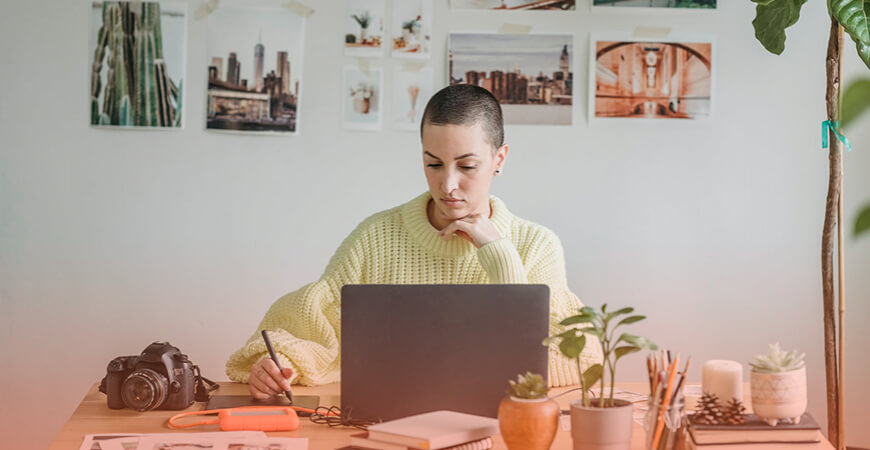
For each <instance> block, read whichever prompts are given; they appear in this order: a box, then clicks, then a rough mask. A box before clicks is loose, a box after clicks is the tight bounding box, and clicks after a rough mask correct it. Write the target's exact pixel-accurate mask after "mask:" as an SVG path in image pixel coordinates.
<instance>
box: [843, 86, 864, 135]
mask: <svg viewBox="0 0 870 450" xmlns="http://www.w3.org/2000/svg"><path fill="white" fill-rule="evenodd" d="M867 108H870V78H862V79H860V80H855V81H853V82H851V83H849V85H848V86H846V89H845V90H844V91H843V103H842V104H841V106H840V123H841V124H842V125H843V128H846V126H847V125H848V124H849V123H850V122H852V121H853V120H855V118H857V117H858V116H860V115H861V113H863V112H864V111H866V110H867Z"/></svg>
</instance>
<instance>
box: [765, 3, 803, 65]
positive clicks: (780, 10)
mask: <svg viewBox="0 0 870 450" xmlns="http://www.w3.org/2000/svg"><path fill="white" fill-rule="evenodd" d="M753 1H755V0H753ZM806 2H807V0H769V1H755V3H756V6H755V20H753V21H752V26H753V27H754V28H755V38H756V39H758V41H759V42H761V45H763V46H764V48H766V49H767V51H769V52H771V53H774V54H777V55H779V54H781V53H782V51H783V50H785V29H786V28H788V27H790V26H792V25H794V24H795V23H797V21H798V19H800V14H801V7H803V5H804V3H806Z"/></svg>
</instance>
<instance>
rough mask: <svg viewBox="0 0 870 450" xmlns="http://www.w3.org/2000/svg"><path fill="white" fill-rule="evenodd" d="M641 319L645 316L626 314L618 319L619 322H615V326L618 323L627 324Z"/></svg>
mask: <svg viewBox="0 0 870 450" xmlns="http://www.w3.org/2000/svg"><path fill="white" fill-rule="evenodd" d="M643 319H646V316H628V317H626V318H625V319H622V320H620V321H619V323H618V324H616V326H617V327H618V326H620V325H629V324H632V323H635V322H640V321H641V320H643Z"/></svg>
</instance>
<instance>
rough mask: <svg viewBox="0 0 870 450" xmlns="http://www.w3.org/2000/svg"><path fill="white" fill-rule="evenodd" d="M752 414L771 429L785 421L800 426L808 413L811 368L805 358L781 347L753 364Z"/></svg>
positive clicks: (773, 345) (774, 345) (751, 374)
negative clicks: (808, 383) (801, 420)
mask: <svg viewBox="0 0 870 450" xmlns="http://www.w3.org/2000/svg"><path fill="white" fill-rule="evenodd" d="M749 365H750V366H751V367H752V371H751V372H750V373H749V386H750V389H751V391H752V410H753V412H754V413H755V415H757V416H758V417H760V418H762V419H763V420H764V421H765V422H767V423H768V424H769V425H770V426H776V424H777V423H778V422H780V421H782V420H786V421H790V422H791V423H800V418H801V415H802V414H803V413H804V411H806V410H807V368H806V364H804V354H803V353H802V354H800V355H798V354H797V351H794V350H792V351H790V352H784V351H782V349H781V348H779V343H776V344H771V345H770V352H769V353H768V354H767V355H758V356H756V357H755V362H751V363H749Z"/></svg>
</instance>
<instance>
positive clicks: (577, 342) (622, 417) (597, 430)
mask: <svg viewBox="0 0 870 450" xmlns="http://www.w3.org/2000/svg"><path fill="white" fill-rule="evenodd" d="M633 312H634V308H622V309H619V310H616V311H612V312H608V310H607V304H606V303H605V304H604V305H602V306H601V310H600V311H596V310H595V309H594V308H591V307H589V306H584V307H582V308H580V313H579V314H577V315H574V316H570V317H567V318H565V319H564V320H562V321H561V322H560V323H559V324H560V325H562V326H563V327H567V329H566V330H565V331H563V332H561V333H559V334H556V335H553V336H550V337H549V338H547V339H545V340H544V345H550V343H551V342H557V343H558V344H559V351H560V352H561V353H562V354H563V355H564V356H565V357H566V358H569V359H573V360H575V361H576V363H577V373H578V375H579V379H580V390H581V391H582V394H581V395H582V396H581V398H580V399H579V400H575V401H573V402H571V436H572V439H573V440H574V450H595V449H600V448H607V449H610V450H617V449H626V450H627V449H628V448H629V447H630V446H631V421H632V410H633V407H632V404H631V403H628V402H626V401H624V400H619V399H615V398H614V397H613V393H614V389H613V387H614V384H615V382H616V363H617V362H618V361H619V359H620V358H622V357H623V356H625V355H628V354H631V353H635V352H638V351H640V350H643V349H647V350H655V349H656V348H657V347H656V345H655V344H654V343H653V342H652V341H650V340H649V339H646V338H643V337H640V336H636V335H633V334H629V333H621V334H619V335H617V334H616V331H617V329H619V328H620V327H622V326H624V325H629V324H632V323H636V322H639V321H641V320H643V319H645V318H646V316H640V315H631V313H633ZM622 316H626V317H622ZM617 320H618V321H617ZM586 336H594V337H596V338H598V339H597V342H598V343H599V344H600V346H601V354H602V355H603V360H602V363H600V364H593V365H592V366H590V367H588V368H586V369H585V370H584V369H583V367H582V366H581V365H580V353H581V352H582V351H583V348H584V347H586V343H587V339H586ZM589 342H596V341H595V340H589ZM608 383H609V387H610V389H609V392H608V389H607V386H608ZM595 384H600V391H599V392H600V395H599V396H598V398H594V399H593V398H590V392H589V391H590V389H592V387H593V386H595Z"/></svg>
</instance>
